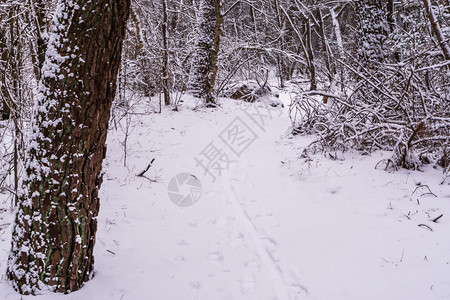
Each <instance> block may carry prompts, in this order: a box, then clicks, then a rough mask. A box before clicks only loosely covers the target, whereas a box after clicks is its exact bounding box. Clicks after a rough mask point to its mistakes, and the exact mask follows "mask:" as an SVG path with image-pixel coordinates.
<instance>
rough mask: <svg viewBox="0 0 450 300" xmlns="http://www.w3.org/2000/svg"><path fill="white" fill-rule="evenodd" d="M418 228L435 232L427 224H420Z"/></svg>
mask: <svg viewBox="0 0 450 300" xmlns="http://www.w3.org/2000/svg"><path fill="white" fill-rule="evenodd" d="M417 226H419V227H424V228H426V229H428V230H429V231H433V229H432V228H431V227H430V226H428V225H426V224H419V225H417Z"/></svg>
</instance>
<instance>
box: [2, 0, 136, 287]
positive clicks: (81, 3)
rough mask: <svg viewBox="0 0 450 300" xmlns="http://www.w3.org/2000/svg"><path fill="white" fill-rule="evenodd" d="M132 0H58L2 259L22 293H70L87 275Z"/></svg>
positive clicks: (91, 267)
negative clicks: (10, 233) (9, 243)
mask: <svg viewBox="0 0 450 300" xmlns="http://www.w3.org/2000/svg"><path fill="white" fill-rule="evenodd" d="M129 7H130V0H88V1H86V0H72V1H67V0H60V1H58V4H57V8H56V13H55V18H54V19H53V24H52V29H51V33H50V38H49V43H48V49H47V52H46V56H45V62H44V65H43V68H42V77H41V80H40V87H39V96H38V106H37V111H36V116H35V119H34V122H33V126H32V135H31V140H30V143H29V145H30V146H29V148H28V157H27V160H26V175H25V178H24V184H23V185H24V191H23V193H22V194H21V196H20V202H19V207H18V212H17V216H16V222H15V226H14V230H13V237H12V250H11V252H10V255H9V259H8V271H7V273H8V277H9V278H10V279H11V281H12V284H13V286H14V287H15V289H17V290H18V291H19V292H20V293H22V294H36V293H39V292H40V291H42V290H50V291H57V292H62V293H68V292H72V291H75V290H77V289H79V288H80V287H81V286H82V285H83V283H84V282H85V281H87V280H89V279H90V278H91V277H92V276H93V266H94V258H93V249H94V244H95V234H96V231H97V215H98V211H99V198H98V190H99V188H100V185H101V182H102V175H101V168H102V161H103V158H104V157H105V152H106V147H105V141H106V134H107V129H108V128H107V127H108V120H109V115H110V108H111V103H112V101H113V98H114V95H115V92H116V78H117V72H118V69H119V63H120V58H121V48H122V40H123V37H124V33H125V23H126V20H127V18H128V13H129Z"/></svg>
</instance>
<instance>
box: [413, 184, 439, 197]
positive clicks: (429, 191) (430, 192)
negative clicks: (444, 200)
mask: <svg viewBox="0 0 450 300" xmlns="http://www.w3.org/2000/svg"><path fill="white" fill-rule="evenodd" d="M422 187H426V188H427V189H428V193H423V194H422V195H420V196H425V195H433V196H435V197H436V198H437V196H436V194H434V193H433V192H432V191H431V190H430V187H429V186H428V185H426V184H421V185H419V186H417V187H416V188H415V189H414V192H412V194H411V195H414V193H415V192H416V191H417V190H418V189H419V188H422Z"/></svg>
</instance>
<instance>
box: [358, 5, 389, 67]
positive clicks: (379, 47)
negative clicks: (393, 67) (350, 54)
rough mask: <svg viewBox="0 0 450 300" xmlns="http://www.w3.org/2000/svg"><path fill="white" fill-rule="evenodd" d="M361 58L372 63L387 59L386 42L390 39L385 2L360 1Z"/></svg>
mask: <svg viewBox="0 0 450 300" xmlns="http://www.w3.org/2000/svg"><path fill="white" fill-rule="evenodd" d="M356 8H357V14H358V16H359V44H360V47H359V56H360V57H361V58H362V59H364V60H366V61H367V63H368V64H369V66H370V63H371V62H374V61H378V62H383V61H384V60H385V58H386V57H387V51H386V49H385V41H386V39H387V37H388V32H389V31H388V30H389V24H388V21H387V16H388V11H387V4H386V1H384V0H359V1H357V2H356Z"/></svg>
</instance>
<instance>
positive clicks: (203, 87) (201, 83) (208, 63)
mask: <svg viewBox="0 0 450 300" xmlns="http://www.w3.org/2000/svg"><path fill="white" fill-rule="evenodd" d="M197 22H198V28H197V40H196V42H195V45H194V53H193V58H192V64H191V70H190V73H189V83H188V89H189V91H190V92H191V93H192V94H193V95H194V96H196V97H200V98H205V99H206V103H207V104H214V103H215V99H214V96H213V91H214V85H213V84H214V82H215V76H216V74H217V69H216V67H217V65H216V64H217V55H218V51H219V43H220V39H219V37H220V33H221V25H222V16H221V14H220V0H201V1H200V8H199V14H198V20H197Z"/></svg>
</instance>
